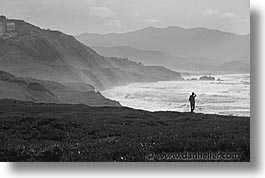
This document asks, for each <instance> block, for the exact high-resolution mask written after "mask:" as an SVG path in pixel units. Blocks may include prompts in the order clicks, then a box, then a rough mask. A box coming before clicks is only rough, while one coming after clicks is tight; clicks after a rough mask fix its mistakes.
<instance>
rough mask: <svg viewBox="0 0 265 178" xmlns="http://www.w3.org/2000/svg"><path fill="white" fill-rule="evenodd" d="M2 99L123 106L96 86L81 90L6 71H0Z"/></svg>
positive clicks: (0, 97)
mask: <svg viewBox="0 0 265 178" xmlns="http://www.w3.org/2000/svg"><path fill="white" fill-rule="evenodd" d="M69 85H70V84H69ZM0 99H16V100H22V101H34V102H38V103H69V104H86V105H89V106H121V105H120V104H119V103H118V102H116V101H112V100H109V99H107V98H105V97H104V96H102V95H101V94H100V93H99V92H97V91H95V89H94V88H90V90H89V89H88V88H86V89H84V90H80V89H78V88H74V87H71V86H65V85H62V84H60V83H58V82H52V81H44V80H36V79H33V78H21V77H20V78H19V77H16V76H14V75H12V74H9V73H7V72H4V71H0Z"/></svg>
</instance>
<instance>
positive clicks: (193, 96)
mask: <svg viewBox="0 0 265 178" xmlns="http://www.w3.org/2000/svg"><path fill="white" fill-rule="evenodd" d="M195 97H196V94H195V93H194V92H192V94H191V95H190V98H189V101H190V112H193V111H194V109H195Z"/></svg>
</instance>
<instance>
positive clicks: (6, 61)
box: [0, 21, 181, 90]
mask: <svg viewBox="0 0 265 178" xmlns="http://www.w3.org/2000/svg"><path fill="white" fill-rule="evenodd" d="M12 22H14V23H15V25H16V27H17V28H16V30H17V35H15V36H12V37H9V36H8V35H7V37H8V38H6V37H5V39H1V40H0V70H4V71H7V72H10V73H12V74H15V75H18V76H22V77H31V78H32V77H33V78H36V79H40V80H50V81H56V82H59V83H62V84H69V83H72V84H73V83H79V84H80V83H81V84H82V83H83V84H90V85H92V86H94V87H95V88H96V89H98V90H104V89H107V88H110V87H113V86H118V85H126V84H129V83H132V82H140V81H143V80H142V79H143V78H144V79H145V80H144V82H154V81H160V80H179V79H181V75H180V74H179V73H177V72H171V73H170V75H164V74H163V75H161V76H151V75H149V78H147V77H145V75H146V74H148V73H149V71H151V70H152V71H153V70H159V71H158V73H161V72H162V73H163V70H162V69H161V68H152V67H145V66H143V65H139V64H137V63H130V64H132V65H133V67H135V68H137V69H138V71H141V73H137V72H129V73H128V72H126V71H124V70H123V69H121V68H119V67H117V66H113V65H112V63H111V62H110V61H109V60H108V59H107V58H105V57H103V56H100V55H98V54H97V53H96V52H95V51H94V50H92V49H91V48H89V47H87V46H85V45H84V44H82V43H80V42H79V41H77V40H76V39H75V38H74V37H73V36H70V35H66V34H64V33H62V32H59V31H52V30H43V29H40V28H39V27H36V26H33V25H31V24H29V23H27V22H24V21H18V22H17V21H12ZM113 60H115V59H113ZM113 60H112V61H113ZM116 60H117V61H119V59H116ZM165 71H167V70H165ZM168 74H169V73H168ZM138 79H141V80H138Z"/></svg>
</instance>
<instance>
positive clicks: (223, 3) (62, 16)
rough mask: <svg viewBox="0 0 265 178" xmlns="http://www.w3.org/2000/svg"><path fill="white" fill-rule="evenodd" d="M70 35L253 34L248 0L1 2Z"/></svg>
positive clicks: (2, 7) (12, 12) (6, 9)
mask: <svg viewBox="0 0 265 178" xmlns="http://www.w3.org/2000/svg"><path fill="white" fill-rule="evenodd" d="M1 14H2V15H5V16H7V17H8V18H10V19H11V18H17V19H23V20H25V21H27V22H29V23H32V24H34V25H37V26H39V27H41V28H45V29H48V28H49V29H54V30H60V31H62V32H64V33H67V34H71V35H79V34H82V33H85V32H88V33H101V34H104V33H113V32H114V33H124V32H129V31H134V30H138V29H142V28H145V27H148V26H154V27H159V28H166V27H168V26H179V27H182V28H194V27H206V28H210V29H218V30H221V31H227V32H232V33H236V34H240V35H244V34H249V33H250V5H249V0H0V15H1Z"/></svg>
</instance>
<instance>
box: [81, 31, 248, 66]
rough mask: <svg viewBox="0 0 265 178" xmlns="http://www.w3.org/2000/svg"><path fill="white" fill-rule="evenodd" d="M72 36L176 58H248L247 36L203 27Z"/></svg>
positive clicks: (89, 42) (104, 44)
mask: <svg viewBox="0 0 265 178" xmlns="http://www.w3.org/2000/svg"><path fill="white" fill-rule="evenodd" d="M76 38H77V39H78V40H79V41H81V42H83V43H85V44H86V45H89V46H100V47H115V46H128V47H132V48H136V49H141V50H155V51H163V52H165V53H167V54H170V55H173V56H179V57H190V56H196V57H198V58H218V59H220V60H248V61H249V59H250V50H249V49H250V47H249V45H250V35H237V34H234V33H230V32H222V31H220V30H215V29H214V30H212V29H207V28H202V27H198V28H192V29H184V28H179V27H174V26H172V27H168V28H155V27H153V28H150V27H149V28H144V29H141V30H136V31H132V32H128V33H119V34H118V33H116V34H113V33H112V34H104V35H101V34H95V33H93V34H89V33H85V34H82V35H78V36H76Z"/></svg>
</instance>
